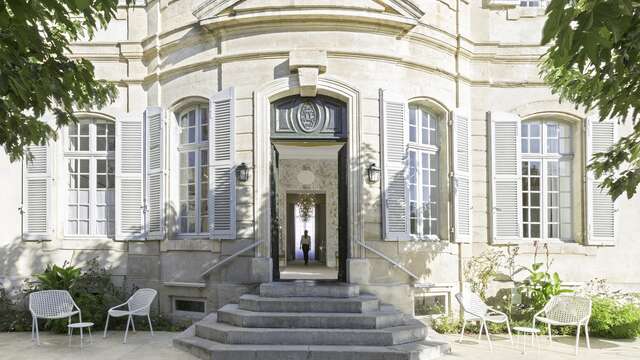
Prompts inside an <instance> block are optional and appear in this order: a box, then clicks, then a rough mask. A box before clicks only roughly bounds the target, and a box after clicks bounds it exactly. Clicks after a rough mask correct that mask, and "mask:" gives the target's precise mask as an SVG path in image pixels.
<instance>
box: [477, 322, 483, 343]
mask: <svg viewBox="0 0 640 360" xmlns="http://www.w3.org/2000/svg"><path fill="white" fill-rule="evenodd" d="M483 327H484V322H483V321H480V330H479V331H478V340H480V339H481V338H482V328H483Z"/></svg>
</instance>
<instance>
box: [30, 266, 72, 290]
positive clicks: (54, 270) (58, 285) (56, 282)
mask: <svg viewBox="0 0 640 360" xmlns="http://www.w3.org/2000/svg"><path fill="white" fill-rule="evenodd" d="M35 278H36V280H37V282H38V284H39V285H38V289H39V290H56V289H65V290H69V291H72V290H73V289H74V287H75V284H76V281H78V279H79V278H80V269H78V268H77V267H75V266H71V265H70V264H69V263H68V262H66V261H65V262H64V264H62V266H58V265H55V264H53V265H47V267H46V268H45V270H44V272H42V273H40V274H36V275H35Z"/></svg>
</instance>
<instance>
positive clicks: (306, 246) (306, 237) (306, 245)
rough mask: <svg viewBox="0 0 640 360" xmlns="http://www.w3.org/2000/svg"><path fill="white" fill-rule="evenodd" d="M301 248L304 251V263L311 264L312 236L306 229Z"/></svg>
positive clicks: (301, 240)
mask: <svg viewBox="0 0 640 360" xmlns="http://www.w3.org/2000/svg"><path fill="white" fill-rule="evenodd" d="M300 248H301V249H302V252H303V253H304V264H305V265H309V249H311V236H309V231H308V230H305V231H304V235H302V237H301V238H300Z"/></svg>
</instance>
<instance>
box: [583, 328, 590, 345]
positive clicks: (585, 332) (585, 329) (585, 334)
mask: <svg viewBox="0 0 640 360" xmlns="http://www.w3.org/2000/svg"><path fill="white" fill-rule="evenodd" d="M584 336H585V337H586V339H587V349H589V350H591V342H590V341H589V324H584Z"/></svg>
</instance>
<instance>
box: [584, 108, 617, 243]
mask: <svg viewBox="0 0 640 360" xmlns="http://www.w3.org/2000/svg"><path fill="white" fill-rule="evenodd" d="M586 122H587V123H586V126H587V136H586V138H587V139H586V140H587V141H586V142H587V151H586V156H587V158H586V160H587V163H589V162H591V158H592V157H593V155H594V154H595V153H599V152H606V151H608V150H609V148H610V147H611V146H612V145H613V144H614V142H615V137H616V134H615V123H614V121H612V120H607V121H603V122H599V121H598V119H596V118H588V119H587V120H586ZM586 175H587V183H586V187H587V189H586V194H587V232H586V241H585V243H586V245H609V246H611V245H615V241H616V237H615V234H616V221H615V212H616V209H615V204H614V201H613V198H612V197H611V196H610V195H609V194H608V193H607V190H606V189H601V188H600V185H601V184H602V182H601V181H600V180H597V179H596V178H595V177H594V175H593V172H591V171H589V172H587V174H586Z"/></svg>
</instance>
